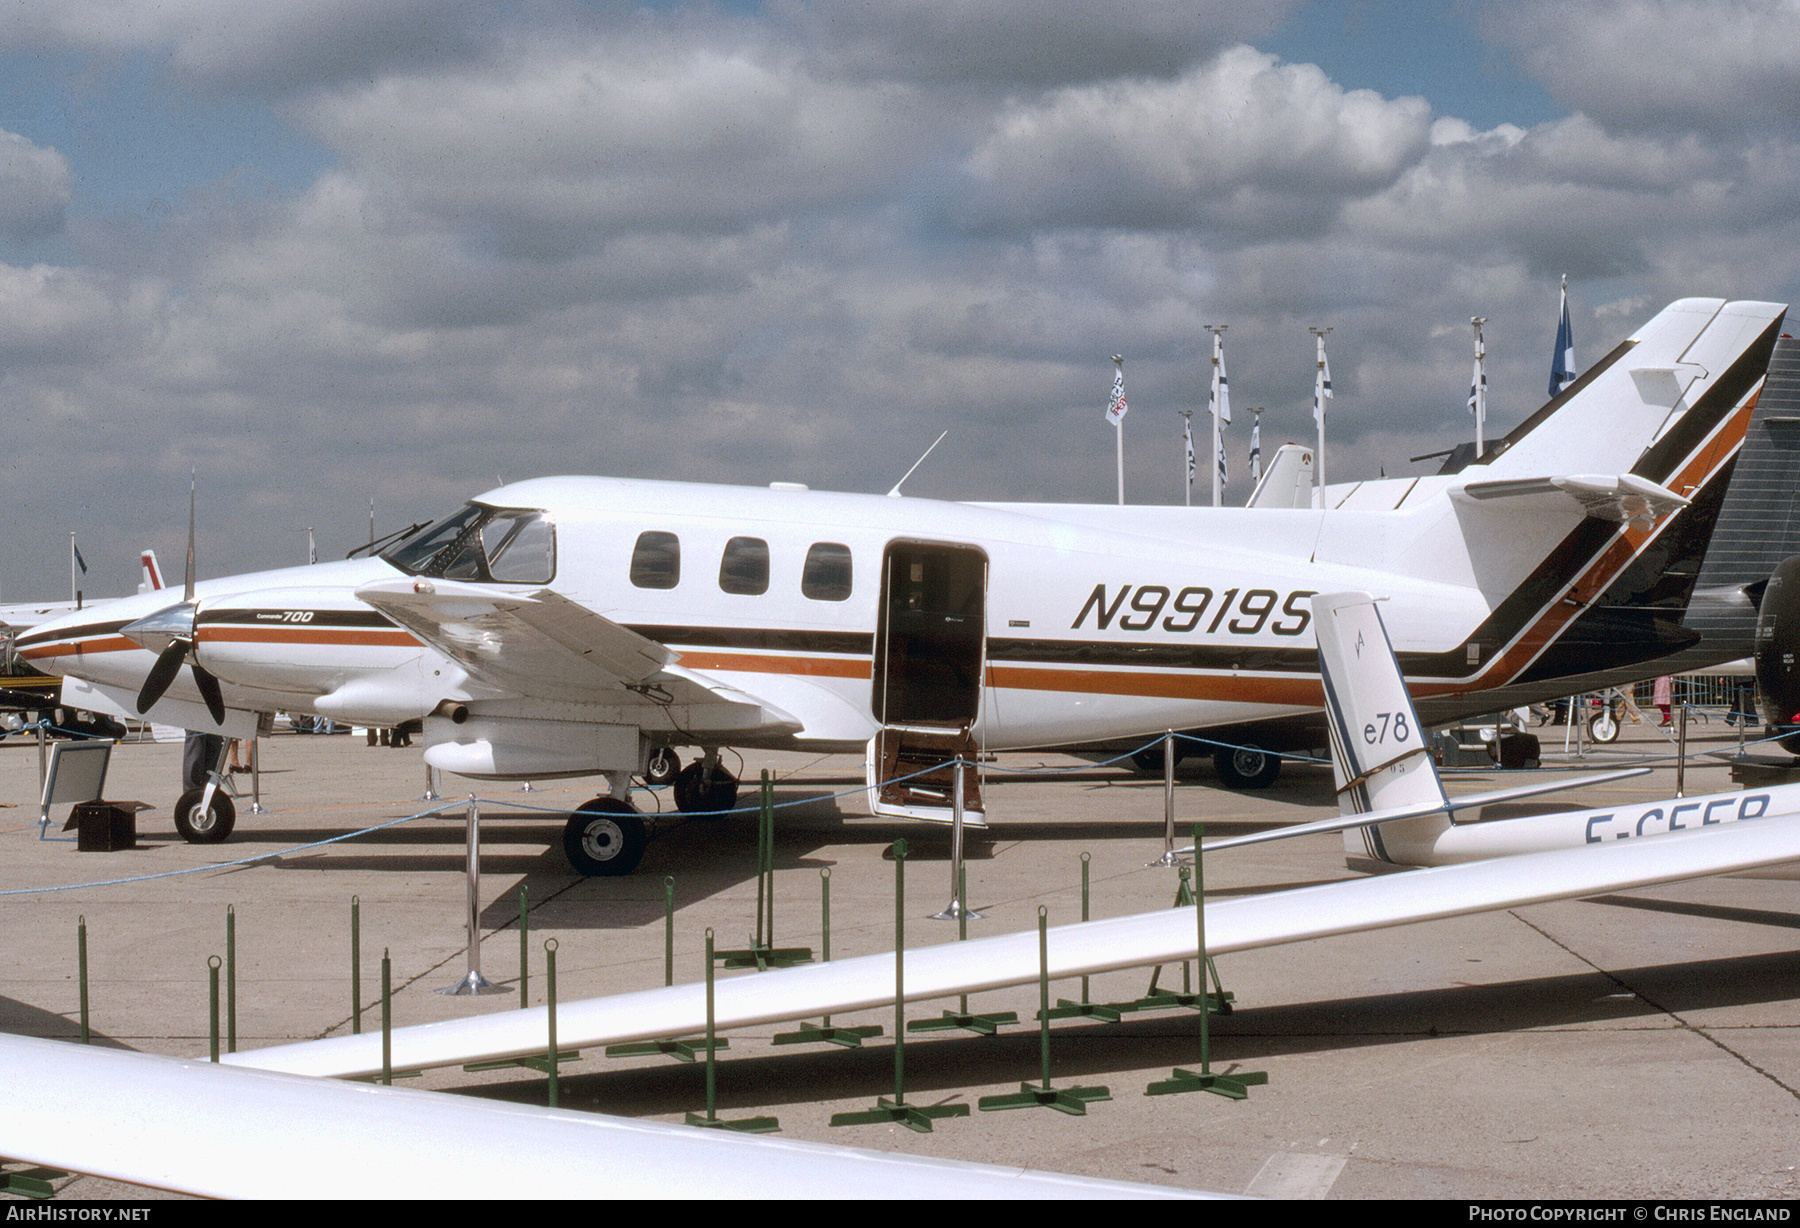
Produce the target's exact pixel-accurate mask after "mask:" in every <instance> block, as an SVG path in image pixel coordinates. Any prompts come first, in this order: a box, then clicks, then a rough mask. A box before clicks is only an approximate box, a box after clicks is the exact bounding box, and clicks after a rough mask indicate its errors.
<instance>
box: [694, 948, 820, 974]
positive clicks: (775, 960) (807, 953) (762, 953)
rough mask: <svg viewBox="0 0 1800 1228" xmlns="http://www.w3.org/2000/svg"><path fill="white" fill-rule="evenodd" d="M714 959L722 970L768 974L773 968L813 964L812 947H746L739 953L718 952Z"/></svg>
mask: <svg viewBox="0 0 1800 1228" xmlns="http://www.w3.org/2000/svg"><path fill="white" fill-rule="evenodd" d="M713 959H714V960H716V961H717V962H718V965H719V967H721V968H754V969H756V970H757V971H758V972H767V971H768V970H769V969H771V968H792V967H794V966H795V965H796V964H810V963H812V962H813V953H812V948H811V947H745V948H743V949H742V950H738V951H717V952H714V954H713Z"/></svg>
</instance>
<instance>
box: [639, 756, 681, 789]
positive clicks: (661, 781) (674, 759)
mask: <svg viewBox="0 0 1800 1228" xmlns="http://www.w3.org/2000/svg"><path fill="white" fill-rule="evenodd" d="M680 772H681V756H680V755H678V754H676V753H675V752H674V751H673V750H672V749H670V748H669V747H667V746H659V747H657V748H656V749H655V750H653V751H651V752H650V758H648V759H646V760H645V761H644V783H645V784H648V785H653V786H655V787H656V788H659V789H660V788H662V786H664V785H666V784H668V783H669V782H670V781H672V780H674V779H675V777H676V776H677V775H679V774H680Z"/></svg>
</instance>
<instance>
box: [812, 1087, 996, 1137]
mask: <svg viewBox="0 0 1800 1228" xmlns="http://www.w3.org/2000/svg"><path fill="white" fill-rule="evenodd" d="M968 1115H969V1106H968V1105H966V1104H933V1105H929V1106H927V1107H926V1108H919V1107H918V1106H917V1105H911V1104H901V1103H900V1102H898V1101H895V1100H889V1099H888V1098H887V1097H886V1096H882V1097H880V1098H879V1099H877V1100H876V1101H875V1107H874V1108H872V1109H865V1110H863V1111H862V1112H860V1113H833V1114H832V1115H831V1124H832V1125H834V1126H882V1125H901V1126H905V1127H906V1128H907V1129H908V1130H913V1131H916V1132H918V1133H920V1134H930V1133H931V1123H932V1120H933V1119H934V1118H938V1117H967V1116H968Z"/></svg>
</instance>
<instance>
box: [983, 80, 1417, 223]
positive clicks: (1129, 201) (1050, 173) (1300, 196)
mask: <svg viewBox="0 0 1800 1228" xmlns="http://www.w3.org/2000/svg"><path fill="white" fill-rule="evenodd" d="M1429 120H1430V107H1429V106H1428V105H1427V104H1426V102H1425V100H1424V99H1422V98H1401V99H1393V100H1389V99H1384V98H1381V97H1380V96H1378V95H1377V94H1375V93H1373V92H1372V91H1369V90H1350V91H1346V90H1344V89H1343V88H1342V87H1340V86H1338V85H1337V84H1336V83H1334V82H1333V81H1331V80H1330V79H1329V78H1327V77H1326V76H1325V74H1324V73H1323V72H1321V71H1320V70H1319V69H1318V68H1317V67H1315V66H1313V65H1310V64H1281V63H1278V62H1277V61H1276V60H1275V58H1274V57H1273V56H1269V55H1266V54H1264V53H1262V52H1259V51H1256V50H1254V49H1252V48H1249V47H1236V48H1233V49H1232V50H1230V51H1227V52H1225V53H1224V54H1223V55H1221V56H1219V57H1218V58H1217V59H1215V60H1213V61H1211V62H1210V63H1208V64H1206V65H1203V66H1200V67H1196V68H1195V69H1193V70H1192V71H1190V72H1188V73H1186V74H1184V75H1182V76H1181V77H1180V78H1178V79H1176V80H1174V81H1168V82H1162V81H1137V80H1128V81H1115V82H1109V83H1107V84H1104V85H1095V86H1082V87H1076V88H1070V89H1065V90H1060V91H1057V92H1055V93H1054V94H1052V95H1050V96H1049V97H1048V98H1046V99H1045V100H1043V101H1041V102H1039V101H1032V102H1024V103H1018V104H1015V105H1013V106H1010V107H1008V108H1007V109H1006V111H1005V112H1004V113H1002V114H1001V115H999V116H998V117H997V118H996V120H995V124H994V130H993V132H992V134H991V135H990V136H989V137H988V138H987V139H986V140H985V141H984V142H983V143H982V144H981V146H980V147H979V148H977V149H976V150H975V152H974V153H973V154H972V155H971V156H970V158H969V159H968V162H967V163H966V170H967V173H968V177H969V180H970V182H971V191H970V196H969V200H968V202H967V203H966V205H965V207H964V208H965V216H966V217H967V218H968V219H969V220H970V222H971V224H973V225H974V226H976V227H977V228H978V229H982V230H1013V229H1025V228H1030V227H1034V226H1046V225H1048V226H1109V227H1140V228H1167V227H1181V226H1201V227H1208V228H1218V229H1222V230H1226V231H1231V232H1235V233H1238V234H1252V235H1263V236H1270V235H1273V234H1276V233H1279V232H1282V231H1286V230H1289V229H1296V228H1297V229H1301V230H1317V229H1319V228H1321V227H1323V226H1324V225H1326V224H1327V223H1329V221H1330V220H1331V218H1332V217H1334V216H1335V215H1336V213H1337V210H1338V209H1339V208H1340V207H1341V205H1342V204H1343V202H1344V201H1345V200H1347V199H1354V198H1356V197H1359V196H1364V195H1367V194H1369V193H1372V192H1375V191H1378V190H1380V189H1381V188H1384V187H1386V186H1387V185H1389V184H1391V183H1392V182H1393V181H1394V179H1395V178H1396V176H1398V175H1399V174H1400V173H1401V171H1402V170H1404V169H1405V168H1406V167H1408V166H1409V165H1411V164H1412V163H1414V162H1415V161H1417V160H1418V159H1419V158H1420V157H1421V156H1422V155H1423V154H1424V153H1425V151H1426V148H1427V144H1428V134H1429Z"/></svg>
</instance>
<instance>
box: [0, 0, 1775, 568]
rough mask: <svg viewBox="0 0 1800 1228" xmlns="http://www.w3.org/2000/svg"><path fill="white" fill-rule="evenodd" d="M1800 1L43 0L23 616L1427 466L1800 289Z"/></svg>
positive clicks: (13, 554) (18, 322)
mask: <svg viewBox="0 0 1800 1228" xmlns="http://www.w3.org/2000/svg"><path fill="white" fill-rule="evenodd" d="M1797 265H1800V3H1797V2H1796V0H1680V2H1676V0H1591V2H1584V0H1509V2H1507V3H1498V2H1496V3H1488V2H1486V0H1445V2H1443V3H1427V2H1424V0H1418V2H1412V3H1398V2H1392V0H1341V2H1339V3H1329V4H1328V3H1321V2H1316V0H1142V2H1138V3H1132V2H1131V0H1112V2H1109V3H1101V2H1100V0H990V2H988V3H977V2H975V0H763V2H761V3H755V2H751V0H742V2H732V3H678V2H672V3H639V4H629V3H617V4H614V3H598V2H596V3H576V2H574V0H521V2H518V3H510V4H493V3H458V2H453V0H283V3H280V4H270V5H245V4H242V3H225V2H224V0H158V2H151V0H23V2H22V3H13V4H7V5H5V6H4V7H3V8H0V464H3V465H4V476H5V479H6V480H5V486H4V490H5V492H6V500H5V510H6V515H5V520H4V523H5V529H6V531H5V532H4V534H0V598H4V599H7V600H26V599H30V598H40V597H41V598H48V597H54V596H57V595H58V594H59V593H66V585H67V580H66V578H65V577H66V560H67V557H68V556H67V542H68V534H69V532H70V531H74V532H76V533H78V534H79V538H80V542H81V546H82V551H83V553H84V555H85V556H86V557H87V559H88V561H89V563H90V565H91V566H92V568H93V573H92V574H91V575H90V576H89V577H88V580H87V582H86V586H87V589H88V591H89V592H91V593H106V592H109V591H110V592H115V593H116V592H125V591H129V590H130V589H131V588H132V587H133V585H134V583H135V579H136V576H135V558H136V553H137V551H138V550H139V549H140V548H142V547H143V546H145V545H151V546H155V547H156V548H157V549H158V550H159V552H160V553H161V554H162V557H163V558H164V560H165V562H166V563H167V562H173V561H175V560H178V558H179V556H180V554H181V551H182V546H183V542H184V539H185V524H186V496H187V481H188V472H189V470H190V468H197V469H198V472H199V486H200V492H201V493H200V508H201V512H200V522H201V539H202V540H201V559H202V563H201V572H202V574H203V575H218V574H226V573H229V572H233V571H243V570H249V569H252V568H256V567H259V566H269V565H281V564H286V563H290V562H300V561H302V560H303V558H304V550H305V534H304V530H305V528H306V527H307V526H309V525H310V526H314V527H315V528H316V530H317V535H318V539H319V544H320V550H321V554H324V555H329V556H337V555H341V554H342V553H343V552H344V551H345V550H346V549H347V548H349V547H350V546H352V545H354V544H356V543H357V542H358V541H360V540H364V539H365V538H366V536H367V524H368V515H369V501H370V499H373V500H374V501H375V509H376V519H377V523H378V525H379V526H380V528H381V529H382V531H386V530H388V529H392V528H396V527H398V526H400V525H401V524H404V523H406V522H408V521H410V520H414V519H419V518H426V517H436V516H437V515H440V514H442V513H444V512H446V511H448V510H449V509H450V508H451V507H453V506H454V505H455V504H456V503H458V502H460V501H461V500H462V499H464V498H466V497H468V496H470V495H473V494H476V493H478V492H480V491H482V490H485V489H488V488H490V487H492V486H493V485H495V484H496V482H497V480H499V479H505V480H507V481H513V480H517V479H520V478H525V477H532V476H537V475H540V474H546V473H565V472H576V473H601V474H616V475H631V476H643V477H658V478H678V479H691V480H699V481H719V482H739V483H753V484H762V483H766V482H769V481H773V480H787V481H799V482H806V483H808V484H810V485H812V486H814V487H825V488H833V489H844V490H862V491H883V490H885V489H887V488H888V487H889V486H890V485H892V483H893V482H894V480H895V479H896V478H897V477H898V476H899V475H900V473H902V472H904V470H905V469H906V468H907V466H908V465H910V464H911V463H912V461H913V459H914V458H915V457H916V456H917V455H918V453H919V452H920V451H922V450H923V449H924V448H925V447H926V445H928V444H929V443H930V442H931V440H932V439H933V438H934V437H935V436H936V435H937V434H938V432H939V431H940V430H943V429H945V428H949V429H950V432H951V434H950V438H949V439H948V440H947V441H946V442H945V444H944V445H943V447H941V448H940V449H939V450H938V452H937V454H935V455H934V456H933V457H932V459H931V460H930V461H929V462H927V464H926V465H925V466H924V467H923V468H922V469H921V470H920V471H919V473H918V474H917V475H916V476H915V477H914V478H913V479H912V481H911V482H910V483H909V486H908V491H909V493H913V494H918V495H930V496H936V497H944V498H978V499H1076V500H1084V501H1096V502H1108V501H1111V499H1112V497H1113V455H1112V453H1113V439H1112V432H1111V430H1110V429H1108V428H1107V427H1106V426H1105V425H1104V424H1103V422H1102V420H1101V413H1102V410H1103V407H1104V402H1105V399H1106V394H1107V391H1108V389H1109V387H1110V384H1111V379H1112V364H1111V362H1110V356H1111V355H1112V354H1114V353H1120V354H1124V355H1125V356H1126V360H1127V367H1126V372H1127V390H1128V393H1129V397H1130V402H1131V413H1130V416H1129V417H1128V418H1127V420H1126V424H1125V447H1126V480H1127V487H1128V494H1129V497H1130V498H1131V499H1133V500H1134V501H1141V502H1179V501H1180V498H1181V455H1180V443H1179V440H1180V421H1181V419H1180V411H1182V410H1184V409H1196V410H1197V409H1202V408H1203V407H1204V404H1205V379H1206V370H1205V359H1206V356H1207V353H1208V338H1207V335H1206V334H1205V332H1204V331H1203V328H1202V326H1203V325H1206V324H1212V323H1219V324H1227V325H1229V326H1230V328H1229V332H1228V333H1227V345H1226V356H1227V363H1228V366H1229V368H1230V371H1231V377H1232V387H1233V403H1234V406H1235V407H1236V408H1237V409H1238V411H1239V413H1238V420H1237V424H1236V426H1235V427H1234V428H1233V434H1232V436H1231V440H1230V443H1229V447H1230V449H1231V453H1232V463H1233V466H1234V470H1235V472H1234V474H1233V486H1232V489H1231V491H1230V495H1231V496H1234V497H1235V499H1237V500H1241V498H1242V496H1243V494H1244V493H1245V491H1246V486H1247V483H1246V482H1245V479H1244V475H1243V471H1242V463H1243V455H1244V453H1245V451H1246V450H1247V448H1248V425H1247V415H1246V414H1245V413H1243V412H1242V411H1244V410H1245V409H1247V408H1248V407H1250V406H1254V405H1262V406H1266V407H1267V408H1266V413H1265V415H1264V423H1263V438H1264V446H1265V450H1267V449H1270V448H1272V447H1273V445H1274V444H1276V443H1279V442H1281V441H1282V440H1284V439H1301V440H1305V439H1309V438H1310V436H1311V430H1312V427H1311V418H1310V413H1309V403H1310V397H1311V386H1312V338H1311V335H1310V334H1309V333H1308V331H1307V329H1308V327H1309V326H1321V327H1324V326H1329V327H1330V328H1331V329H1332V330H1333V331H1332V332H1331V334H1330V353H1331V362H1332V373H1333V375H1334V377H1335V382H1336V386H1337V397H1336V400H1335V402H1334V405H1333V417H1332V422H1331V436H1330V444H1329V446H1330V449H1331V450H1330V453H1329V458H1330V459H1329V472H1330V475H1331V477H1332V478H1333V479H1334V480H1335V479H1339V478H1351V477H1362V476H1369V477H1372V476H1375V474H1376V473H1377V472H1378V471H1379V469H1380V468H1382V467H1385V469H1386V471H1387V473H1389V474H1390V475H1394V474H1398V473H1408V472H1416V471H1419V470H1421V469H1423V468H1425V467H1424V466H1415V465H1411V464H1409V463H1408V461H1407V458H1408V457H1409V456H1413V455H1417V454H1420V453H1423V452H1427V451H1431V450H1433V449H1436V448H1442V447H1447V446H1449V445H1450V444H1451V443H1452V442H1454V441H1456V440H1457V439H1459V438H1466V437H1468V436H1470V435H1471V434H1472V430H1471V426H1470V423H1469V419H1468V415H1467V412H1466V410H1465V408H1464V398H1465V396H1466V392H1467V388H1468V371H1469V355H1470V331H1469V317H1470V316H1472V315H1481V316H1486V317H1488V319H1489V321H1490V322H1489V324H1488V326H1487V339H1488V349H1489V353H1490V365H1489V381H1490V387H1491V406H1492V414H1493V421H1494V424H1495V427H1496V429H1498V430H1504V429H1506V428H1507V427H1510V426H1511V425H1513V424H1514V423H1516V422H1518V421H1519V420H1520V419H1521V418H1522V417H1524V416H1525V415H1526V414H1528V413H1529V412H1530V411H1531V410H1533V409H1535V408H1536V407H1537V405H1538V404H1539V403H1541V401H1542V399H1543V396H1544V392H1545V385H1546V383H1547V380H1548V367H1549V359H1550V350H1551V341H1552V335H1553V332H1554V329H1555V314H1556V307H1557V286H1558V281H1559V278H1560V277H1561V276H1562V275H1564V274H1566V275H1567V276H1568V278H1569V285H1570V297H1571V302H1572V307H1573V312H1574V324H1575V338H1576V345H1577V359H1578V362H1580V363H1582V364H1585V363H1587V362H1590V361H1592V360H1593V359H1595V358H1596V357H1598V356H1599V355H1600V354H1602V353H1604V352H1605V350H1606V349H1608V348H1610V347H1611V346H1612V345H1613V344H1615V343H1616V342H1617V341H1618V340H1619V339H1620V338H1622V337H1624V336H1625V335H1626V334H1628V333H1629V332H1630V331H1631V330H1632V329H1634V328H1635V327H1636V326H1637V325H1638V324H1640V323H1641V322H1642V321H1643V320H1644V319H1646V318H1648V317H1649V316H1650V315H1651V314H1653V313H1654V312H1655V311H1656V310H1657V309H1658V308H1659V307H1660V306H1661V305H1663V304H1664V303H1666V302H1667V301H1669V300H1671V299H1674V298H1677V297H1680V296H1683V295H1719V296H1726V297H1735V298H1767V299H1775V300H1779V301H1788V300H1789V299H1791V298H1794V297H1796V294H1797V291H1800V268H1797Z"/></svg>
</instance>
